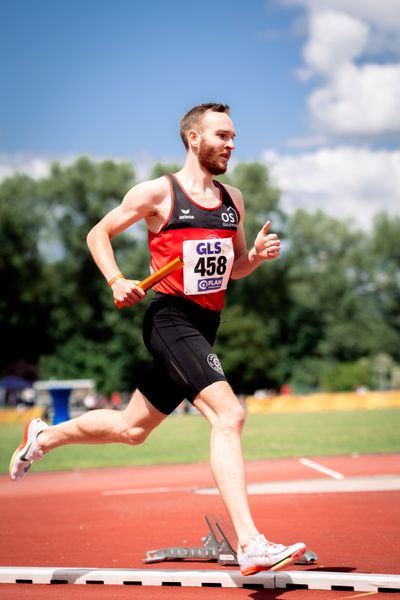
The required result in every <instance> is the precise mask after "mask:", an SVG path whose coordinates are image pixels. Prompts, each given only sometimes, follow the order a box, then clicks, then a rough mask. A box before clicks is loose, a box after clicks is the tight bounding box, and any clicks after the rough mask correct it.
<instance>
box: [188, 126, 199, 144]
mask: <svg viewBox="0 0 400 600" xmlns="http://www.w3.org/2000/svg"><path fill="white" fill-rule="evenodd" d="M187 140H188V144H189V147H191V148H195V149H197V148H198V147H199V143H200V134H199V132H198V131H196V130H195V129H190V131H188V134H187Z"/></svg>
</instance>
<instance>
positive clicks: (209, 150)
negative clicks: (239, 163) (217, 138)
mask: <svg viewBox="0 0 400 600" xmlns="http://www.w3.org/2000/svg"><path fill="white" fill-rule="evenodd" d="M197 159H198V161H199V163H200V165H201V166H202V167H203V168H204V169H207V171H208V172H209V173H211V174H212V175H222V173H225V172H226V169H227V168H228V161H224V159H223V158H222V157H221V152H218V151H217V150H215V149H214V148H213V147H212V146H210V145H209V144H207V142H204V141H201V142H200V144H199V150H198V153H197Z"/></svg>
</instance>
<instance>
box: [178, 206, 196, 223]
mask: <svg viewBox="0 0 400 600" xmlns="http://www.w3.org/2000/svg"><path fill="white" fill-rule="evenodd" d="M181 213H182V214H181V215H179V219H180V220H181V221H184V220H186V219H194V215H191V214H190V208H187V209H185V208H181Z"/></svg>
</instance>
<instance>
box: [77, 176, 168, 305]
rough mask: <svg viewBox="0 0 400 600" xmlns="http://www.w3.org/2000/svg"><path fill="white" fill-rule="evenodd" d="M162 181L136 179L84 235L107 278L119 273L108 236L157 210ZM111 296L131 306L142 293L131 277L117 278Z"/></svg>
mask: <svg viewBox="0 0 400 600" xmlns="http://www.w3.org/2000/svg"><path fill="white" fill-rule="evenodd" d="M164 186H165V184H164V182H162V181H161V180H160V179H156V180H153V181H146V182H143V183H139V184H138V185H136V186H135V187H133V188H132V189H130V190H129V192H128V193H127V194H126V196H125V197H124V199H123V200H122V202H121V204H120V205H119V206H117V207H116V208H114V209H113V210H111V211H110V212H109V213H107V214H106V215H105V216H104V217H103V219H101V221H99V223H97V225H95V226H94V227H93V228H92V229H91V230H90V231H89V233H88V235H87V244H88V246H89V250H90V252H91V254H92V256H93V259H94V261H95V263H96V265H97V266H98V268H99V269H100V271H101V272H102V273H103V275H104V277H105V278H106V280H107V281H110V280H112V279H113V278H114V277H115V276H116V275H118V274H119V273H120V269H119V267H118V264H117V262H116V260H115V256H114V251H113V248H112V245H111V240H112V238H113V237H114V236H116V235H117V234H118V233H121V232H122V231H125V230H126V229H127V228H128V227H130V226H131V225H133V224H134V223H137V222H138V221H141V220H142V219H146V218H148V217H150V216H152V215H154V214H155V213H156V212H157V209H158V206H159V204H160V203H161V202H162V200H163V197H164V193H165V192H164ZM111 287H112V291H113V294H114V300H116V301H118V302H119V303H121V304H122V305H123V306H132V305H134V304H136V303H137V302H138V301H139V300H141V299H142V298H143V297H144V296H145V292H144V291H143V290H141V289H140V288H138V286H137V282H136V281H134V280H131V279H125V278H121V277H120V278H118V279H116V280H115V282H114V283H112V285H111Z"/></svg>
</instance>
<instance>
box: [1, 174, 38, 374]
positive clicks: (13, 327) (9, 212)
mask: <svg viewBox="0 0 400 600" xmlns="http://www.w3.org/2000/svg"><path fill="white" fill-rule="evenodd" d="M45 219H46V211H45V207H44V206H43V204H42V203H41V201H40V194H39V190H38V185H37V182H36V181H34V180H33V179H31V178H29V177H26V176H24V175H15V176H14V177H10V178H8V179H6V180H5V181H3V182H2V183H1V185H0V280H1V282H2V293H1V294H0V339H1V340H2V344H1V345H0V369H1V370H2V371H4V369H5V368H7V366H8V365H10V364H11V363H15V362H16V361H18V360H24V361H28V362H29V363H35V362H36V360H37V357H38V355H39V354H40V353H41V352H45V351H46V350H47V349H48V347H49V345H48V340H47V339H46V336H45V335H43V332H44V331H45V329H46V324H47V314H48V306H49V304H48V300H49V289H48V285H47V281H46V276H45V275H46V274H45V266H44V264H43V261H42V257H41V253H40V246H41V242H42V241H43V229H44V225H45Z"/></svg>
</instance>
